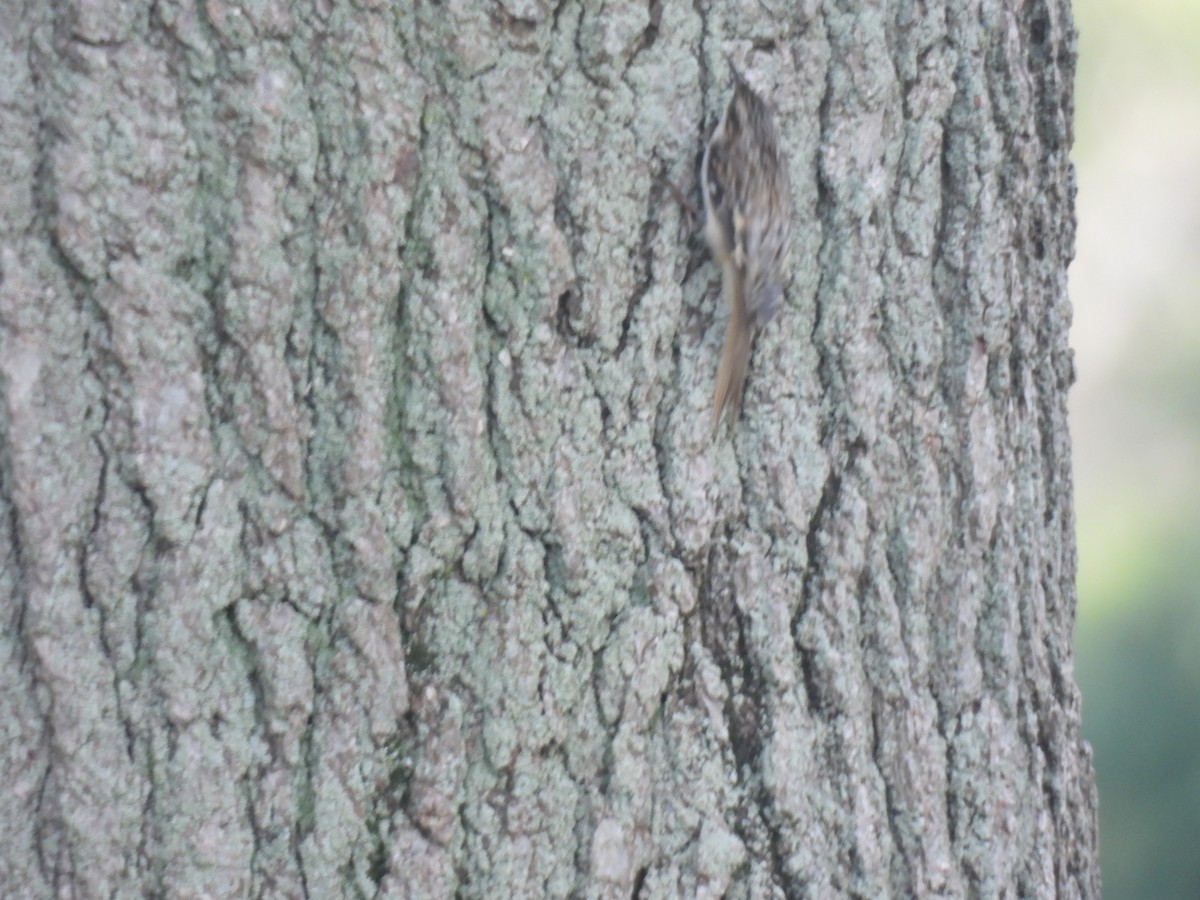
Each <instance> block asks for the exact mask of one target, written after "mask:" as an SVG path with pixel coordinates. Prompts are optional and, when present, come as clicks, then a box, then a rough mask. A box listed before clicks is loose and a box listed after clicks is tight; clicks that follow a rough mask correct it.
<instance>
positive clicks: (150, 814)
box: [0, 0, 1099, 898]
mask: <svg viewBox="0 0 1200 900" xmlns="http://www.w3.org/2000/svg"><path fill="white" fill-rule="evenodd" d="M796 6H798V7H799V9H794V8H792V7H791V6H789V5H786V4H774V3H772V2H763V3H759V4H735V3H733V2H719V0H714V2H713V3H712V4H711V5H709V4H706V3H703V2H702V3H700V4H693V3H690V2H674V0H651V2H650V3H649V4H647V3H645V2H640V0H639V2H629V0H608V2H605V3H603V4H592V3H587V4H584V5H583V6H581V5H579V4H577V3H569V2H563V3H560V4H559V5H557V6H555V7H553V8H551V7H550V6H549V5H548V4H545V3H541V2H538V0H506V2H504V3H495V4H476V3H472V2H470V0H451V2H448V3H445V4H441V3H431V2H426V0H418V2H415V3H408V2H401V3H399V4H395V5H391V6H389V5H388V4H384V3H380V2H375V3H372V2H368V0H364V2H362V3H361V4H358V5H356V6H352V5H348V4H345V3H342V2H339V0H326V2H317V3H314V4H312V5H310V6H305V5H301V6H295V7H293V6H292V5H291V4H288V3H284V2H265V3H246V2H239V0H230V2H224V0H210V2H205V3H186V2H179V0H163V2H159V3H157V4H155V5H153V7H152V8H150V9H149V10H147V9H145V8H142V7H138V6H136V5H134V4H125V3H117V2H108V3H106V2H104V0H63V2H60V3H57V4H42V3H34V2H29V0H26V2H25V3H24V8H22V7H21V4H20V3H19V2H18V3H15V4H14V3H10V4H8V6H7V7H6V9H5V10H4V11H2V12H0V20H2V21H0V40H2V41H3V45H2V49H0V60H2V62H3V72H4V76H3V78H2V79H0V92H2V94H0V96H2V98H3V99H2V102H0V116H2V117H3V119H2V122H0V133H2V134H3V135H4V140H3V142H2V143H0V158H2V160H3V170H4V172H6V173H8V174H7V177H6V178H5V179H4V182H3V185H2V187H0V206H2V209H3V221H2V224H0V229H2V231H0V396H2V400H3V406H2V407H0V409H2V411H3V412H2V415H0V504H2V510H0V511H2V515H0V599H2V601H3V605H2V608H3V611H4V616H5V618H4V628H3V631H2V633H0V647H2V648H3V649H2V652H0V721H3V722H4V740H3V742H2V744H0V766H2V769H3V771H4V772H5V781H6V785H5V790H4V791H3V792H0V830H2V832H3V834H2V840H0V843H2V844H3V848H4V849H3V851H2V852H0V894H2V895H3V896H5V897H50V896H62V897H71V896H78V897H110V896H114V897H134V896H156V897H157V896H164V897H217V896H255V897H258V896H262V897H297V896H310V897H316V898H327V897H350V896H387V897H402V896H413V897H448V896H453V895H462V896H464V897H508V896H513V897H532V896H566V895H579V896H613V897H630V896H639V897H678V896H686V897H692V896H707V897H717V896H721V895H725V896H729V897H770V896H786V897H793V896H795V897H842V896H857V897H868V898H877V897H885V896H893V897H933V896H953V897H957V896H978V897H1001V896H1008V897H1014V896H1021V897H1025V896H1038V897H1053V896H1060V897H1095V896H1098V894H1099V887H1098V881H1099V875H1098V865H1097V856H1096V854H1097V846H1096V824H1095V815H1096V813H1095V807H1096V797H1095V789H1094V786H1093V776H1092V768H1091V761H1090V753H1089V750H1088V748H1087V747H1086V745H1085V744H1084V743H1083V741H1082V739H1081V737H1080V732H1079V713H1080V703H1079V695H1078V691H1077V689H1076V687H1075V685H1074V680H1073V675H1072V650H1071V632H1072V626H1073V623H1074V617H1075V590H1074V575H1075V550H1074V520H1073V514H1072V507H1071V472H1070V444H1069V439H1068V435H1067V426H1066V393H1067V389H1068V386H1069V384H1070V383H1071V380H1072V377H1073V373H1072V360H1071V351H1070V350H1069V348H1068V346H1067V327H1068V324H1069V320H1070V306H1069V303H1068V301H1067V297H1066V290H1065V285H1066V267H1067V263H1068V261H1069V259H1070V256H1071V252H1072V242H1073V235H1074V222H1073V218H1072V203H1073V190H1074V188H1073V175H1072V170H1071V166H1070V163H1069V161H1068V159H1067V150H1068V148H1069V145H1070V142H1071V114H1072V113H1071V76H1072V69H1073V66H1074V56H1075V35H1074V29H1073V25H1072V23H1071V19H1070V15H1069V11H1068V9H1067V8H1066V4H1065V2H1062V0H1030V2H1028V3H1025V4H996V3H979V4H966V5H963V4H946V3H938V2H931V3H928V4H909V3H899V4H878V3H877V4H845V3H836V2H833V0H826V2H824V3H818V2H816V0H807V2H803V3H799V4H796ZM776 7H778V8H776ZM726 54H728V55H729V56H730V57H731V58H733V59H734V60H735V61H736V62H737V63H738V64H739V66H740V67H741V68H743V69H744V70H745V71H746V73H747V77H748V78H749V79H750V80H751V82H752V83H753V84H754V85H755V86H756V87H757V88H758V89H759V90H760V91H761V92H762V93H763V94H764V96H766V97H767V98H768V99H769V101H770V102H771V103H772V104H773V106H774V107H775V108H776V109H777V110H778V117H779V125H780V130H781V133H782V140H783V144H784V146H785V148H786V151H787V154H788V158H789V161H790V174H791V180H792V184H793V186H794V206H795V230H794V237H793V241H792V247H791V266H790V278H789V281H788V284H787V286H786V290H785V298H784V302H783V306H782V309H781V311H780V313H779V315H777V317H776V319H775V321H773V322H772V323H771V324H770V325H769V326H768V327H767V328H766V329H765V330H764V331H763V332H762V333H761V334H760V335H759V338H758V340H757V343H756V346H755V348H754V353H753V357H752V361H751V368H750V378H749V383H748V386H747V390H746V395H745V399H744V403H743V413H742V418H741V420H740V422H738V423H737V424H736V425H735V426H734V427H733V428H732V429H731V430H730V431H728V432H726V433H722V434H720V435H718V436H717V437H716V438H715V439H712V438H710V434H709V432H710V422H711V411H710V408H709V404H710V398H711V395H712V384H713V378H714V375H715V372H716V365H717V359H718V356H719V353H720V343H721V340H722V336H723V334H724V319H725V315H726V313H725V309H724V304H723V302H722V300H721V294H720V286H719V278H720V275H719V272H718V270H717V267H716V266H715V265H713V264H712V262H711V261H710V260H709V258H708V256H707V254H706V253H705V251H704V250H703V248H702V246H701V244H700V243H699V238H698V237H697V234H698V232H699V230H700V229H699V227H698V223H695V222H694V221H691V220H689V217H688V215H687V214H686V212H685V210H684V208H683V204H680V203H677V202H676V200H675V199H674V192H673V190H672V186H673V185H680V186H682V187H683V188H684V190H685V192H687V193H689V194H690V195H691V197H692V199H693V200H695V199H697V198H698V193H697V191H696V189H695V187H694V184H695V173H696V163H697V161H698V159H699V155H700V153H701V152H702V148H703V143H704V140H705V139H706V137H707V134H708V133H709V131H710V130H711V128H712V125H713V123H714V122H715V121H716V118H717V117H718V116H719V114H720V112H721V110H722V108H723V106H724V104H725V103H726V101H727V99H728V96H729V78H728V70H727V67H726V66H725V63H724V57H725V55H726Z"/></svg>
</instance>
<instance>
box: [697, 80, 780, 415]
mask: <svg viewBox="0 0 1200 900" xmlns="http://www.w3.org/2000/svg"><path fill="white" fill-rule="evenodd" d="M729 68H730V71H732V72H733V97H732V98H730V100H729V106H727V107H726V108H725V114H724V115H723V116H721V121H720V122H719V123H717V127H716V130H715V131H714V132H713V136H712V138H711V139H710V140H709V142H708V147H707V148H705V151H704V164H703V166H702V168H701V173H700V177H701V186H702V188H703V194H704V213H705V228H704V231H705V236H706V237H707V238H708V243H709V246H710V247H712V251H713V255H714V256H715V257H716V258H717V261H718V262H719V263H720V264H721V268H722V269H723V273H724V282H725V299H726V300H727V301H728V302H729V325H728V327H727V328H726V330H725V349H724V350H723V351H722V352H721V364H720V367H719V368H718V369H717V387H716V391H715V392H714V394H713V431H714V432H715V431H716V429H717V427H718V426H719V425H720V424H721V417H722V416H723V415H724V414H725V412H726V410H727V409H728V410H729V416H730V419H731V420H736V419H737V415H738V410H739V408H740V406H741V402H742V388H743V386H744V384H745V381H746V368H747V367H748V366H749V364H750V342H751V340H752V339H753V336H754V330H755V329H756V328H761V327H762V326H763V325H766V324H767V322H769V321H770V319H771V316H773V315H774V314H775V310H776V308H777V307H778V306H779V298H780V293H781V289H780V283H781V281H782V278H783V265H784V260H785V256H786V253H787V247H788V241H789V239H790V237H791V233H792V185H791V180H790V179H789V178H788V170H787V162H786V161H785V160H784V158H783V155H782V153H781V152H780V149H779V132H778V130H777V129H776V127H775V116H774V115H773V114H772V113H771V109H770V107H768V106H767V104H766V103H765V102H763V99H762V98H761V97H760V96H759V95H758V94H756V93H755V92H754V89H753V88H752V87H750V85H749V83H748V82H747V81H746V79H745V78H743V77H742V74H741V73H740V72H739V71H738V70H737V69H736V68H735V67H734V65H733V62H732V61H730V63H729Z"/></svg>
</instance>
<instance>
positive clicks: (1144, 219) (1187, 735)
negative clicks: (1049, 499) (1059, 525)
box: [1070, 0, 1200, 900]
mask: <svg viewBox="0 0 1200 900" xmlns="http://www.w3.org/2000/svg"><path fill="white" fill-rule="evenodd" d="M1073 7H1074V12H1075V19H1076V22H1077V24H1078V27H1079V32H1080V40H1079V44H1080V53H1079V68H1078V72H1077V77H1076V84H1075V103H1076V132H1075V138H1076V141H1075V150H1074V154H1073V155H1074V159H1075V164H1076V167H1077V171H1078V176H1079V197H1078V206H1077V214H1078V220H1079V231H1078V242H1077V247H1076V251H1077V252H1076V258H1075V262H1074V263H1073V264H1072V266H1071V270H1070V289H1071V298H1072V301H1073V304H1074V308H1075V318H1074V324H1073V330H1072V344H1073V346H1074V347H1075V351H1076V363H1077V369H1078V372H1079V381H1078V383H1077V384H1076V385H1075V387H1074V389H1073V390H1072V392H1071V397H1070V401H1071V428H1072V437H1073V444H1074V462H1075V479H1076V480H1075V491H1076V493H1075V499H1076V519H1077V523H1078V535H1079V620H1078V625H1077V629H1076V676H1077V677H1078V680H1079V684H1080V687H1081V689H1082V691H1083V730H1084V734H1085V736H1086V737H1087V738H1088V740H1090V741H1091V743H1092V746H1093V748H1094V750H1095V763H1096V775H1097V779H1098V781H1099V786H1100V862H1101V869H1102V872H1103V878H1104V897H1105V898H1106V900H1127V898H1139V900H1140V898H1181V900H1184V898H1186V900H1197V898H1200V853H1198V852H1197V850H1196V846H1197V843H1198V842H1200V603H1197V599H1198V598H1200V2H1198V0H1074V3H1073Z"/></svg>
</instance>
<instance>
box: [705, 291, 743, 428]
mask: <svg viewBox="0 0 1200 900" xmlns="http://www.w3.org/2000/svg"><path fill="white" fill-rule="evenodd" d="M730 307H731V308H730V310H729V325H728V326H727V327H726V329H725V349H724V350H722V351H721V364H720V366H718V368H717V387H716V390H715V391H714V392H713V434H714V435H715V434H716V433H717V429H718V428H720V426H721V419H722V418H723V417H724V416H725V414H726V411H728V413H729V420H730V421H732V422H736V421H737V417H738V413H739V412H740V410H741V406H742V389H743V387H745V384H746V369H747V368H748V367H749V366H750V339H751V337H752V331H751V328H750V318H749V316H747V315H746V309H745V304H744V303H732V304H730Z"/></svg>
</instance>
